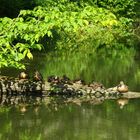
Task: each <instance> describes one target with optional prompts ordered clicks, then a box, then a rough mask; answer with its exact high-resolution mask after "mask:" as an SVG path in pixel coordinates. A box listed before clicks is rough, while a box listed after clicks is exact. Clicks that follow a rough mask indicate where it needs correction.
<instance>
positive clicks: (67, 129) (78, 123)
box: [0, 100, 140, 140]
mask: <svg viewBox="0 0 140 140" xmlns="http://www.w3.org/2000/svg"><path fill="white" fill-rule="evenodd" d="M139 104H140V100H130V101H129V104H127V105H126V106H125V107H124V108H123V109H120V108H119V106H118V105H117V103H116V101H106V102H105V103H103V104H101V105H87V104H85V105H82V106H77V105H67V106H66V105H62V106H60V107H58V108H57V110H56V109H54V108H47V107H45V106H43V105H42V106H40V107H34V108H33V107H31V108H27V111H26V112H24V113H22V112H20V110H19V109H18V108H11V109H9V111H7V112H6V111H4V112H1V114H0V124H1V125H0V139H1V140H139V139H140V117H139V116H140V111H139Z"/></svg>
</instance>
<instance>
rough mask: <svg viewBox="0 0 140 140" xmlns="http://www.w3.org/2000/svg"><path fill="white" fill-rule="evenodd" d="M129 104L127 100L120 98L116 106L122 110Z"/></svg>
mask: <svg viewBox="0 0 140 140" xmlns="http://www.w3.org/2000/svg"><path fill="white" fill-rule="evenodd" d="M128 102H129V99H127V98H122V99H118V100H117V104H118V105H119V106H120V109H123V108H124V106H125V105H127V104H128Z"/></svg>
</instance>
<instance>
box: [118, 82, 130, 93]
mask: <svg viewBox="0 0 140 140" xmlns="http://www.w3.org/2000/svg"><path fill="white" fill-rule="evenodd" d="M117 91H119V92H120V93H124V92H128V86H127V85H125V84H124V82H123V81H120V84H119V85H118V86H117Z"/></svg>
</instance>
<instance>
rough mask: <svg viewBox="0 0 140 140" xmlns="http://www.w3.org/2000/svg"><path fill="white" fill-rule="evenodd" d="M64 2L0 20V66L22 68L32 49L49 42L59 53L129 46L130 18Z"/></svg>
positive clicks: (23, 11) (30, 55) (41, 46)
mask: <svg viewBox="0 0 140 140" xmlns="http://www.w3.org/2000/svg"><path fill="white" fill-rule="evenodd" d="M50 2H51V1H50ZM64 2H66V1H65V0H64V1H61V2H60V3H57V4H56V5H55V2H54V3H53V4H51V3H50V4H49V6H47V7H41V6H38V7H36V8H34V9H33V10H21V11H20V14H19V15H18V17H17V18H15V19H10V18H6V17H5V18H1V19H0V46H1V48H0V59H1V61H0V67H4V66H14V67H18V68H25V66H24V65H23V64H22V63H20V62H21V60H23V59H24V58H26V57H28V58H29V59H32V58H33V55H32V50H34V49H39V50H41V49H42V48H43V44H48V43H46V42H49V41H53V42H54V41H55V46H54V47H56V49H58V50H61V51H62V50H69V51H73V50H75V49H77V48H79V47H80V48H81V49H86V50H87V48H88V46H90V47H92V48H95V49H96V48H99V47H108V48H109V47H120V48H122V47H123V46H124V44H125V45H131V43H132V41H131V40H130V36H131V30H130V29H131V28H130V27H131V22H132V20H131V19H129V18H125V17H119V18H118V17H117V16H115V14H113V13H112V12H110V10H106V9H104V8H98V7H97V6H90V5H88V6H84V7H80V6H79V5H77V3H76V2H66V3H65V4H64ZM44 47H46V45H45V46H44ZM51 47H53V46H51Z"/></svg>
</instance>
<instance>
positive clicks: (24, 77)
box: [19, 71, 29, 79]
mask: <svg viewBox="0 0 140 140" xmlns="http://www.w3.org/2000/svg"><path fill="white" fill-rule="evenodd" d="M28 78H29V75H28V74H27V73H26V72H25V71H22V72H21V73H20V74H19V79H28Z"/></svg>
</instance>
